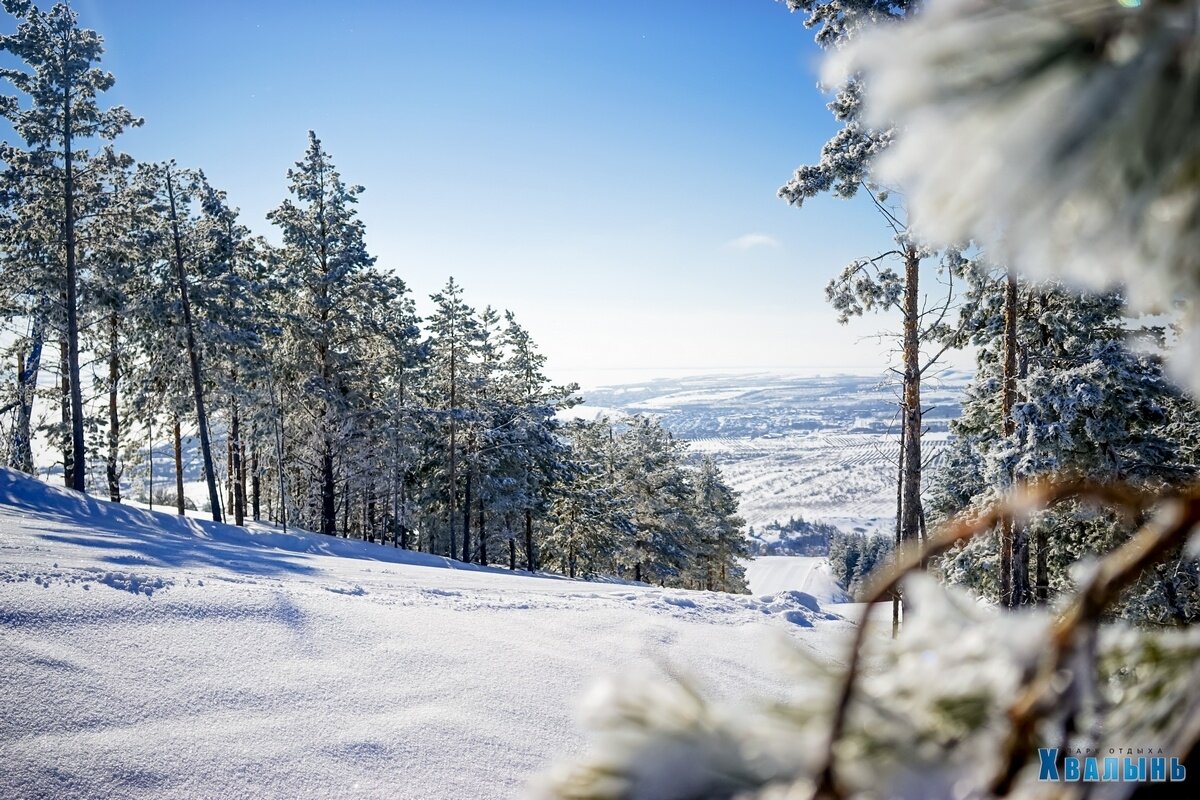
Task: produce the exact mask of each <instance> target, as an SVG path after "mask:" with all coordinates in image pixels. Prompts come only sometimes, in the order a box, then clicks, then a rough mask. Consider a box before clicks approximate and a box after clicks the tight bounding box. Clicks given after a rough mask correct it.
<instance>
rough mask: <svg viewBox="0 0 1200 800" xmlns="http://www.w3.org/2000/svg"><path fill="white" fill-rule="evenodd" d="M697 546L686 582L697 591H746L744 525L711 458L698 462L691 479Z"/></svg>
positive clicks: (735, 500)
mask: <svg viewBox="0 0 1200 800" xmlns="http://www.w3.org/2000/svg"><path fill="white" fill-rule="evenodd" d="M692 485H693V487H694V488H693V492H694V497H693V500H692V503H693V509H694V511H693V514H694V516H695V525H696V530H697V534H698V535H697V547H696V550H695V551H694V552H693V553H691V555H690V558H689V559H688V560H689V562H690V566H689V567H688V569H687V571H686V573H685V574H686V580H687V582H688V583H690V584H691V585H692V586H694V587H695V588H697V589H707V590H709V591H713V590H716V591H721V592H745V591H746V569H745V567H744V566H743V565H742V564H743V561H744V560H745V559H746V558H747V557H748V556H749V540H748V539H747V538H746V531H745V527H746V523H745V521H744V520H742V519H741V518H740V517H739V516H738V502H737V494H736V493H735V492H734V491H733V490H732V489H730V488H729V486H728V485H727V484H726V483H725V479H724V477H723V476H722V475H721V470H720V469H719V468H718V467H717V465H716V462H715V461H713V459H712V457H711V456H707V455H706V456H705V457H704V458H702V459H701V460H700V466H699V468H698V469H697V471H696V474H695V475H694V477H693V478H692Z"/></svg>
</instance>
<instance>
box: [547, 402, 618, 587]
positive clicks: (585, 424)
mask: <svg viewBox="0 0 1200 800" xmlns="http://www.w3.org/2000/svg"><path fill="white" fill-rule="evenodd" d="M566 435H567V436H568V437H569V440H570V443H571V452H570V464H571V469H569V470H563V471H562V472H561V473H560V477H559V480H558V482H557V484H556V487H555V491H554V493H553V499H552V500H551V505H550V509H549V514H548V520H547V524H546V526H545V528H544V535H543V536H542V539H541V542H540V544H541V553H542V563H543V564H544V565H545V566H547V567H549V568H551V569H553V570H556V571H558V572H560V573H564V574H566V575H568V576H569V577H572V578H574V577H576V576H577V575H582V576H584V577H587V576H590V575H592V574H595V573H600V572H605V571H609V570H611V571H615V569H614V567H615V566H616V561H615V558H616V556H617V555H618V553H620V552H621V551H622V550H625V549H627V548H629V547H630V546H631V545H632V537H633V533H634V526H633V520H632V518H631V512H632V505H633V504H632V500H631V498H629V497H627V496H625V495H623V494H622V492H621V488H622V487H621V485H620V483H619V482H618V480H617V477H618V476H617V470H616V468H615V464H616V460H617V455H616V453H615V452H614V451H615V446H614V439H613V436H612V428H611V427H610V425H609V424H608V421H607V420H599V421H583V420H576V421H574V422H572V423H571V424H570V425H569V426H568V427H567V430H566Z"/></svg>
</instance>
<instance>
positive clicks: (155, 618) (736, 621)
mask: <svg viewBox="0 0 1200 800" xmlns="http://www.w3.org/2000/svg"><path fill="white" fill-rule="evenodd" d="M462 567H463V565H460V564H457V563H456V562H453V561H448V560H446V559H442V558H438V557H434V556H429V555H422V554H416V553H409V552H405V551H398V550H394V549H392V548H390V547H382V546H379V545H370V544H364V543H359V542H348V541H343V540H336V539H331V538H329V537H322V536H318V535H314V534H305V533H296V532H289V533H287V534H283V533H281V532H278V531H275V530H272V529H270V528H267V527H265V526H263V527H258V528H255V529H253V530H251V531H249V532H247V531H243V530H241V529H238V528H234V527H232V526H225V525H217V524H215V523H212V522H206V521H201V520H198V519H194V518H180V517H175V516H172V515H169V514H162V513H151V512H147V511H142V510H139V509H134V508H130V507H127V506H118V505H113V504H110V503H107V502H104V501H100V500H96V499H93V498H84V497H81V496H79V495H74V494H72V493H69V492H67V491H65V490H62V489H58V488H56V487H51V486H48V485H46V484H44V483H41V482H38V481H36V480H33V479H30V478H27V477H25V476H20V475H17V474H16V473H13V472H10V471H7V470H2V469H0V674H3V676H4V678H3V681H2V682H0V765H3V766H2V767H0V797H5V798H9V797H11V798H84V797H86V798H117V797H137V798H160V797H188V798H220V797H239V798H274V797H319V798H339V797H354V798H363V797H365V798H375V797H379V798H382V797H388V798H438V799H439V800H446V799H447V798H500V797H513V796H520V794H521V792H522V789H523V787H524V786H525V785H526V784H527V781H528V780H529V778H530V777H531V776H533V775H535V774H537V773H538V772H539V771H541V770H543V769H544V768H545V767H546V766H547V765H548V764H549V763H550V762H551V760H552V759H554V758H555V757H556V756H557V755H559V754H563V753H569V752H572V751H574V750H576V749H577V748H579V747H581V746H582V742H583V739H582V733H581V730H580V728H579V726H578V723H577V720H576V712H575V709H576V707H577V701H578V700H579V698H580V697H581V696H582V695H583V694H584V693H585V692H587V691H588V690H589V689H590V688H591V687H593V686H594V685H595V684H596V683H597V682H598V681H601V680H604V679H606V678H608V677H617V676H621V677H624V678H629V677H630V676H635V677H636V676H638V675H647V674H654V673H662V672H663V671H669V672H671V673H673V674H681V675H687V676H689V677H690V678H691V679H692V680H693V681H694V682H695V683H696V684H697V685H698V686H699V687H700V688H702V689H703V690H706V691H710V692H712V693H715V694H718V695H722V696H725V697H727V698H734V699H736V698H737V697H739V696H741V695H743V694H754V695H760V696H761V695H763V694H766V695H768V696H771V695H775V696H782V695H783V694H784V693H785V692H787V691H788V690H789V687H788V686H787V684H786V679H787V675H788V673H787V672H786V671H784V670H780V669H777V668H776V667H777V664H778V662H777V661H776V659H775V657H774V655H775V654H776V653H777V652H778V649H777V648H778V647H779V646H780V643H781V641H782V642H793V643H795V644H796V645H798V646H799V647H801V648H802V649H804V650H806V651H809V652H811V653H813V654H815V655H816V657H818V658H822V659H826V660H836V658H837V654H840V653H841V652H842V650H843V647H844V644H845V642H846V640H847V637H848V635H849V633H850V631H851V630H852V627H851V624H850V623H849V622H846V621H845V620H843V619H841V618H840V617H837V616H836V615H834V614H831V613H827V612H825V611H824V610H822V609H821V608H820V606H819V605H818V603H817V602H816V601H815V600H814V599H813V598H812V597H811V596H809V595H806V594H801V593H799V592H787V591H778V592H771V593H767V594H765V595H762V596H732V595H721V594H714V593H704V592H685V591H674V590H662V589H656V588H650V587H635V586H627V585H620V584H613V583H607V584H602V583H586V582H581V581H569V580H563V579H559V578H553V577H548V576H534V575H527V574H520V573H518V574H511V573H508V572H507V571H505V570H500V569H483V568H480V567H474V568H462Z"/></svg>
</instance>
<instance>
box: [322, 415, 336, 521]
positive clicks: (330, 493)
mask: <svg viewBox="0 0 1200 800" xmlns="http://www.w3.org/2000/svg"><path fill="white" fill-rule="evenodd" d="M321 533H324V534H327V535H329V536H337V484H336V482H335V478H334V472H333V444H332V443H331V442H330V441H329V438H328V437H325V441H324V443H323V444H322V446H321Z"/></svg>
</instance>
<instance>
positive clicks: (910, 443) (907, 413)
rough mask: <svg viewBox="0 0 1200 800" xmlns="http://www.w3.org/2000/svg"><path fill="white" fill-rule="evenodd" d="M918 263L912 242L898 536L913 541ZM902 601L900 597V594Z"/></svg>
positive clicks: (917, 508) (917, 480)
mask: <svg viewBox="0 0 1200 800" xmlns="http://www.w3.org/2000/svg"><path fill="white" fill-rule="evenodd" d="M920 266H921V259H920V258H919V257H918V255H917V250H916V248H915V247H914V246H911V245H910V246H909V248H908V249H907V250H906V251H905V254H904V402H903V407H902V411H903V414H904V446H903V450H902V453H903V464H902V470H903V474H904V480H903V482H902V484H901V495H902V497H903V508H902V510H901V516H900V540H901V542H902V543H907V542H915V541H916V540H917V539H918V538H919V536H920V528H921V341H920V322H921V308H920V279H921V276H920ZM900 602H901V604H903V597H901V598H900Z"/></svg>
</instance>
